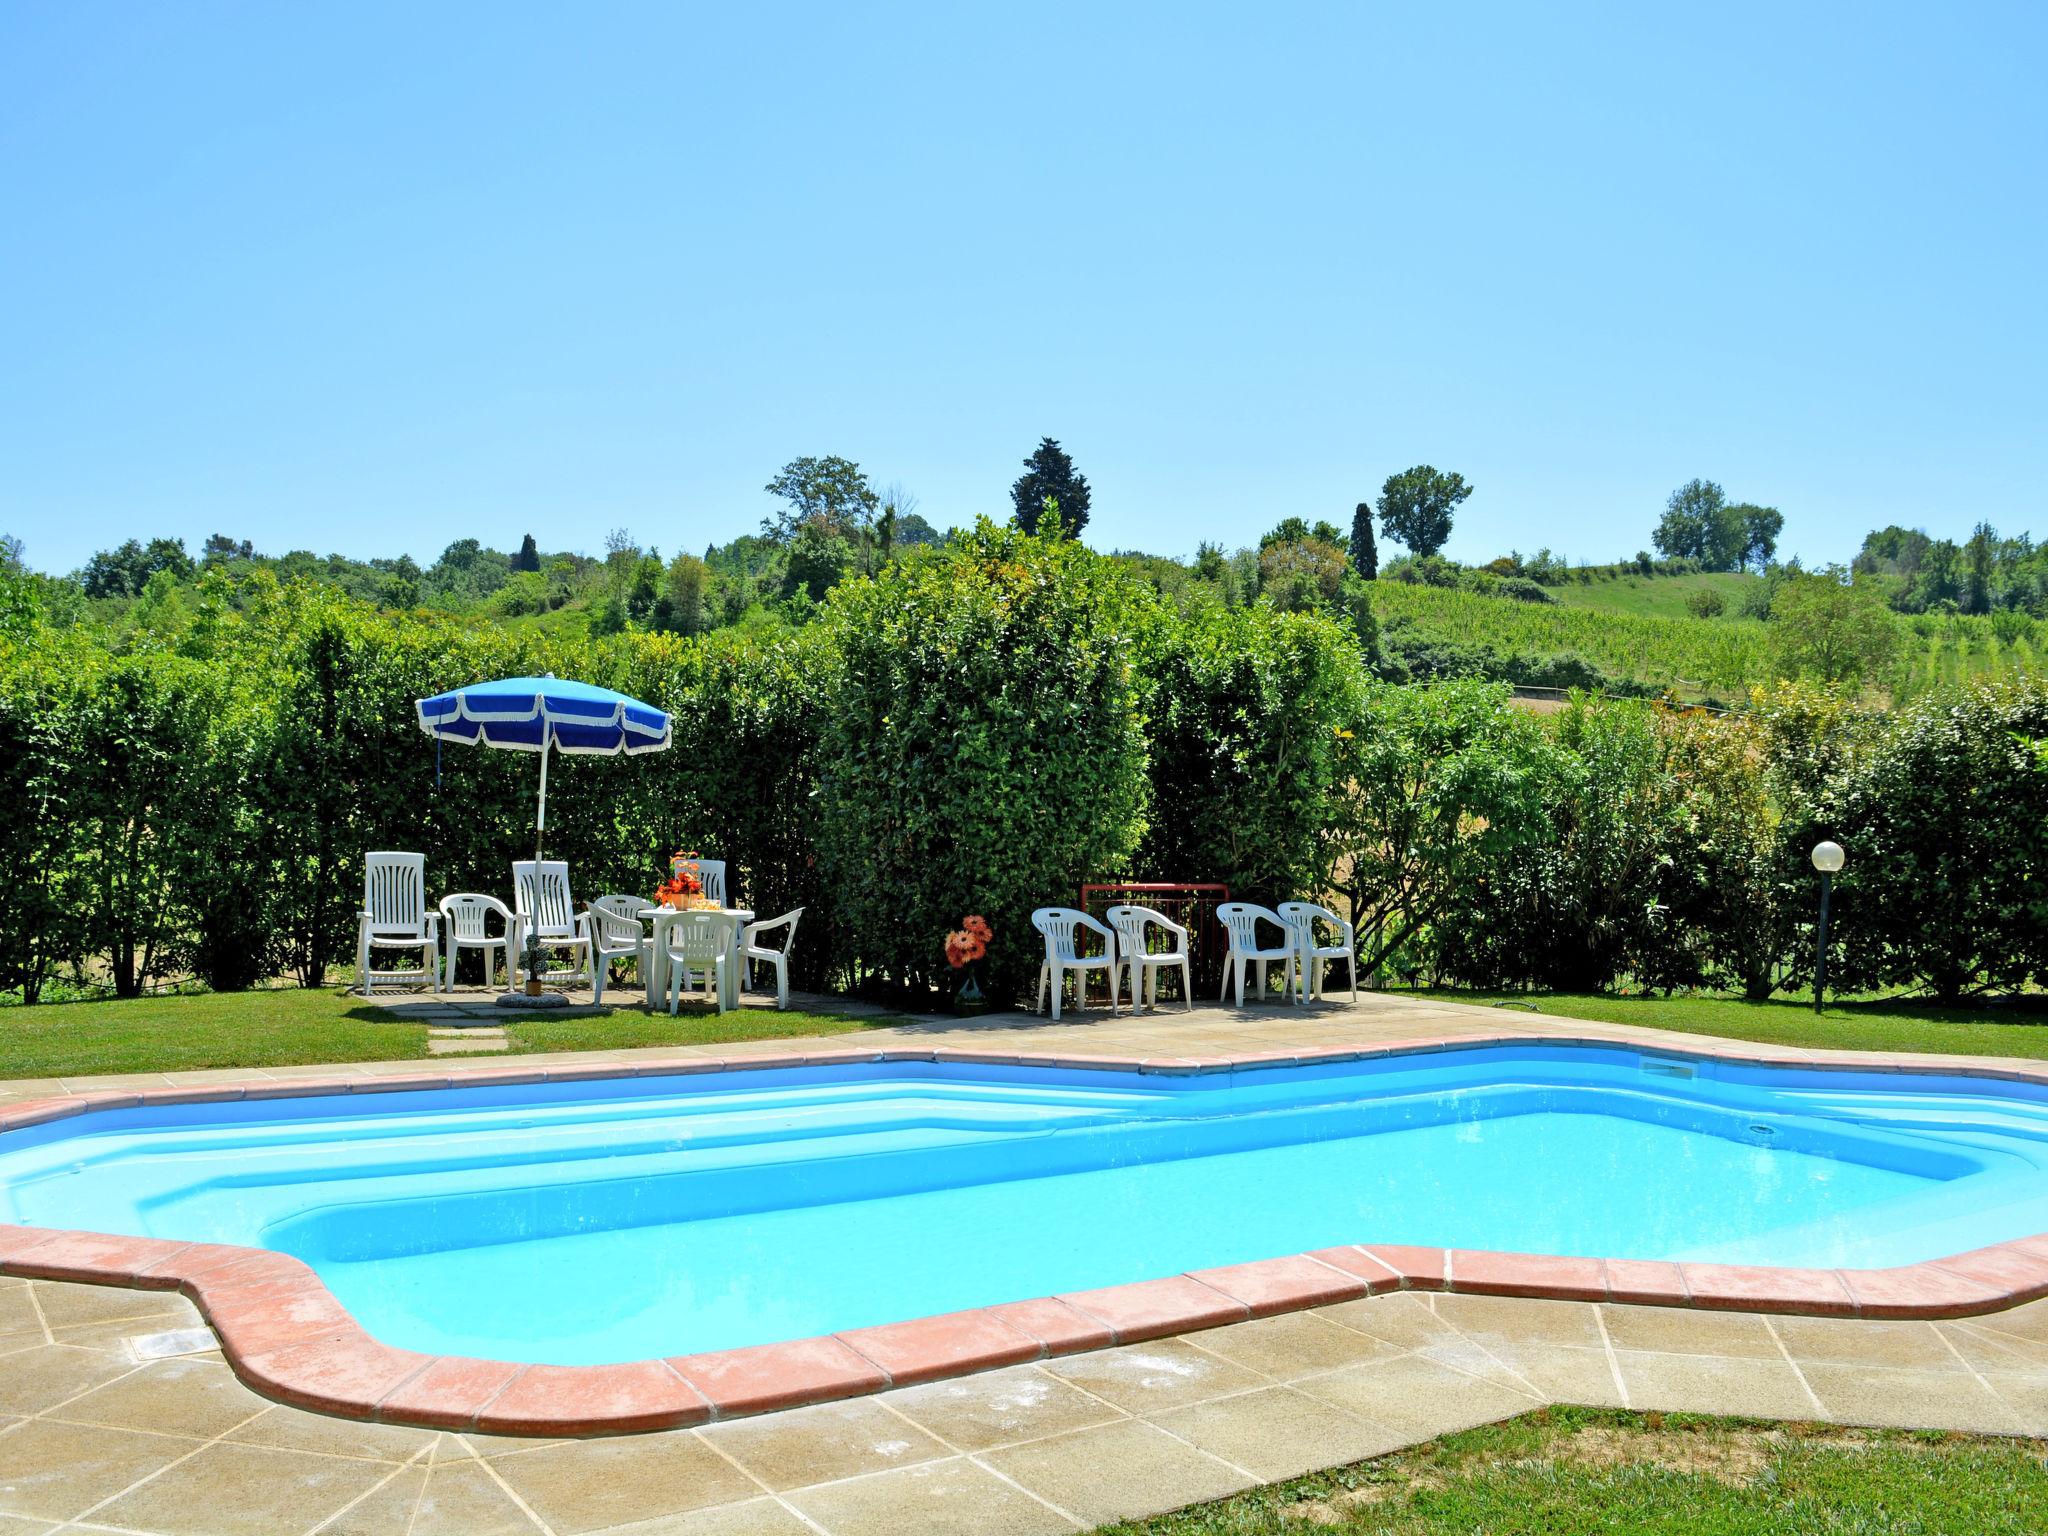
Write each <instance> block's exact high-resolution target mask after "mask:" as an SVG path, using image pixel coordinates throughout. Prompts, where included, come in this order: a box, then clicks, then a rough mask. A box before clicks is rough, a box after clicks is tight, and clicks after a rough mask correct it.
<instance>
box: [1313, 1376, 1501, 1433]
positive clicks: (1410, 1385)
mask: <svg viewBox="0 0 2048 1536" xmlns="http://www.w3.org/2000/svg"><path fill="white" fill-rule="evenodd" d="M1298 1385H1299V1388H1300V1390H1301V1391H1303V1392H1306V1393H1308V1394H1309V1395H1310V1396H1311V1397H1315V1398H1319V1399H1320V1400H1322V1401H1323V1402H1326V1403H1330V1404H1333V1405H1335V1406H1336V1407H1338V1408H1342V1409H1344V1410H1345V1411H1346V1412H1349V1413H1354V1414H1357V1415H1358V1416H1359V1417H1360V1418H1362V1419H1366V1420H1368V1421H1370V1422H1371V1423H1373V1424H1376V1425H1379V1426H1381V1427H1382V1428H1385V1429H1388V1430H1392V1431H1394V1432H1396V1433H1397V1434H1399V1435H1400V1436H1402V1437H1403V1438H1404V1439H1405V1440H1426V1439H1429V1438H1430V1437H1431V1436H1433V1435H1441V1434H1448V1433H1449V1432H1450V1431H1451V1430H1454V1429H1470V1428H1472V1427H1473V1426H1474V1425H1475V1424H1491V1423H1493V1422H1494V1421H1495V1420H1497V1419H1507V1418H1513V1417H1514V1416H1515V1415H1516V1414H1518V1413H1527V1412H1528V1411H1529V1410H1530V1409H1532V1408H1538V1407H1541V1406H1542V1400H1541V1399H1540V1398H1538V1397H1536V1396H1535V1395H1533V1394H1532V1393H1529V1392H1524V1391H1518V1390H1516V1389H1514V1388H1511V1387H1505V1386H1502V1385H1500V1383H1498V1382H1495V1381H1488V1380H1485V1379H1483V1378H1480V1377H1476V1376H1470V1375H1467V1374H1466V1373H1464V1372H1463V1371H1457V1370H1453V1369H1451V1368H1450V1367H1449V1366H1445V1365H1439V1364H1438V1363H1436V1362H1435V1361H1433V1360H1425V1359H1423V1358H1422V1357H1421V1356H1419V1355H1402V1356H1399V1357H1398V1358H1396V1359H1393V1360H1383V1361H1376V1362H1373V1363H1371V1364H1368V1365H1355V1366H1351V1367H1349V1368H1348V1369H1346V1370H1341V1371H1331V1372H1329V1373H1328V1374H1327V1375H1323V1376H1310V1377H1307V1378H1305V1379H1304V1380H1302V1381H1301V1382H1300V1383H1298Z"/></svg>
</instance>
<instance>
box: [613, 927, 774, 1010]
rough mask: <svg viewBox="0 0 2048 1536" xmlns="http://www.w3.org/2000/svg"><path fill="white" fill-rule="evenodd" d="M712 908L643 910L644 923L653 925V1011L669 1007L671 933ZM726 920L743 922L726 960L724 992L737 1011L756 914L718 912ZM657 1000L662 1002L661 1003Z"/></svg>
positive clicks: (649, 982) (650, 967)
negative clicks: (684, 920)
mask: <svg viewBox="0 0 2048 1536" xmlns="http://www.w3.org/2000/svg"><path fill="white" fill-rule="evenodd" d="M711 910H712V909H711V908H710V907H694V908H687V907H685V908H678V907H642V908H641V909H640V916H641V919H642V920H643V921H645V922H648V923H650V924H652V925H653V937H652V938H651V939H650V940H649V942H650V943H651V944H652V946H653V952H652V954H651V955H650V957H649V964H648V967H647V1006H648V1008H649V1009H650V1010H652V1009H653V1008H655V1007H657V1006H660V1007H665V1006H667V1002H668V931H669V929H671V928H673V927H674V926H675V925H676V923H677V922H678V921H679V920H680V919H682V918H685V917H694V916H695V915H696V914H697V913H700V912H709V911H711ZM717 910H718V912H720V913H722V914H723V915H724V916H726V917H736V918H738V919H739V921H738V922H737V923H735V924H734V925H733V930H732V949H731V950H730V951H729V952H728V953H727V955H726V957H725V985H724V986H723V987H722V988H720V989H719V990H720V992H721V993H722V995H723V996H724V999H725V1006H726V1007H728V1008H737V1007H739V1005H740V951H741V950H742V949H744V948H745V946H746V941H747V940H746V932H747V924H749V923H751V922H752V921H753V920H754V914H753V913H752V912H751V911H749V910H748V909H747V908H745V907H720V908H718V909H717ZM656 999H660V1002H659V1003H657V1002H656Z"/></svg>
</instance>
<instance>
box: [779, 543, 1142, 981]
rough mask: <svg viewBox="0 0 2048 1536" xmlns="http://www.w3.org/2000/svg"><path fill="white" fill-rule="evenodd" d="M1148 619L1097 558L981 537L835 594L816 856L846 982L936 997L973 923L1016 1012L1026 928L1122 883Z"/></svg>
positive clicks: (1137, 785)
mask: <svg viewBox="0 0 2048 1536" xmlns="http://www.w3.org/2000/svg"><path fill="white" fill-rule="evenodd" d="M1149 601H1150V600H1149V599H1148V597H1147V596H1146V594H1145V593H1144V592H1143V591H1142V590H1141V589H1140V588H1139V587H1138V586H1137V585H1136V584H1135V583H1134V581H1133V580H1132V578H1131V577H1130V576H1129V575H1128V574H1127V573H1126V572H1125V571H1124V570H1123V569H1122V568H1121V567H1120V566H1119V565H1117V564H1116V563H1115V562H1114V561H1112V560H1110V559H1108V558H1107V557H1105V556H1101V555H1097V554H1095V553H1093V552H1092V551H1090V550H1088V549H1086V548H1084V547H1083V546H1081V545H1079V544H1076V543H1072V542H1070V541H1068V540H1065V539H1062V538H1058V537H1040V536H1038V535H1036V534H1027V533H1024V532H1021V531H1019V530H1018V529H1015V528H1000V527H997V526H996V525H994V524H992V523H990V522H988V521H986V520H984V521H982V522H981V523H979V524H977V526H976V527H975V528H974V530H973V531H972V532H970V533H968V534H965V535H962V536H960V537H958V538H956V539H955V540H954V541H952V542H951V543H949V544H948V545H947V546H945V547H944V548H943V549H936V550H934V549H920V550H918V551H915V552H914V553H912V554H911V555H910V556H909V557H908V558H906V559H904V560H902V561H900V562H898V563H896V564H894V565H892V566H890V567H888V568H887V569H885V570H884V571H883V572H882V573H881V574H880V575H878V576H876V577H874V578H872V579H863V580H859V581H854V582H850V583H848V584H846V585H843V586H841V587H839V588H837V589H836V590H835V591H834V592H833V594H832V596H831V598H830V600H829V601H828V603H827V606H826V615H825V619H824V624H825V628H826V633H827V636H828V637H829V639H830V641H831V643H832V644H833V646H834V648H835V651H836V656H837V665H838V671H837V674H836V678H835V685H834V686H833V687H832V688H831V689H830V690H829V692H828V694H827V696H826V697H825V699H824V700H823V701H822V706H821V710H820V737H821V739H820V743H819V748H818V752H819V773H818V791H817V795H818V804H819V827H818V835H819V851H820V854H821V856H822V858H823V860H824V862H825V866H826V876H827V879H828V880H829V882H830V885H831V888H832V892H833V897H834V909H835V920H836V922H837V924H838V926H839V928H840V929H841V931H842V933H843V935H844V937H845V940H846V943H847V945H848V948H849V950H850V951H851V952H852V953H854V954H856V955H857V956H858V957H859V959H860V963H861V965H862V966H863V968H865V969H866V970H868V971H870V972H873V973H877V974H878V975H879V976H881V977H883V978H886V979H887V980H889V981H891V982H894V983H896V984H899V985H902V986H906V987H910V988H914V989H923V988H927V987H932V986H945V985H949V984H950V983H951V980H952V978H951V976H950V975H949V974H948V972H947V969H946V964H945V959H944V951H943V944H944V940H945V935H946V933H947V932H948V930H950V929H953V928H956V927H958V926H959V923H960V919H961V917H962V916H963V914H965V913H968V912H979V913H981V914H982V915H983V916H985V917H986V918H987V919H988V920H989V922H990V923H991V924H992V925H993V926H994V929H995V941H994V943H993V944H991V945H990V947H989V952H988V957H987V961H986V965H987V969H988V980H989V981H990V982H991V983H992V984H993V987H994V989H995V991H996V993H997V994H998V995H1004V994H1014V993H1016V992H1018V991H1021V990H1022V989H1023V988H1024V986H1025V985H1026V984H1027V983H1028V982H1029V981H1030V980H1031V978H1033V977H1034V976H1035V975H1036V974H1037V969H1038V962H1039V959H1040V957H1041V954H1042V950H1041V947H1040V944H1039V940H1038V937H1037V935H1036V934H1035V932H1034V931H1033V930H1032V928H1031V926H1030V921H1029V919H1030V914H1031V911H1032V909H1033V908H1035V907H1039V906H1043V905H1046V904H1048V903H1053V902H1059V901H1070V900H1072V899H1073V896H1072V893H1074V892H1075V890H1076V887H1077V886H1078V885H1079V884H1080V882H1081V881H1083V880H1084V879H1087V878H1088V877H1089V876H1091V875H1095V874H1098V873H1100V872H1102V871H1104V870H1112V869H1118V868H1121V867H1123V866H1124V864H1125V862H1126V861H1127V860H1128V859H1129V857H1130V855H1131V853H1132V851H1133V850H1134V849H1135V848H1136V847H1137V846H1138V842H1139V839H1140V838H1141V837H1142V835H1143V833H1144V830H1145V809H1146V790H1147V782H1146V773H1145V733H1144V729H1143V720H1142V716H1141V713H1140V703H1141V699H1140V691H1139V685H1138V679H1137V676H1136V673H1135V670H1134V667H1133V664H1132V650H1133V642H1134V638H1135V632H1136V630H1137V628H1138V626H1139V624H1140V623H1141V622H1142V621H1143V620H1144V618H1145V617H1146V610H1147V608H1148V607H1149Z"/></svg>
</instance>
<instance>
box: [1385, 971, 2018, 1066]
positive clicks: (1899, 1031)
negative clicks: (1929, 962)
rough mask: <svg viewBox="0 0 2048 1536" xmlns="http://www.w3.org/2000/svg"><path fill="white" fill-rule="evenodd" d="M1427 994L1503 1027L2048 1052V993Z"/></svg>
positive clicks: (1848, 1047) (1857, 1046)
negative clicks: (1559, 1022) (1528, 1021)
mask: <svg viewBox="0 0 2048 1536" xmlns="http://www.w3.org/2000/svg"><path fill="white" fill-rule="evenodd" d="M1423 995H1425V996H1429V997H1442V998H1447V999H1450V1000H1452V1001H1454V1002H1461V1003H1486V1004H1493V1005H1494V1006H1496V1007H1498V1008H1499V1009H1500V1011H1501V1014H1502V1015H1503V1019H1502V1027H1503V1028H1512V1027H1513V1018H1514V1015H1515V1013H1516V1012H1518V1011H1529V1012H1534V1013H1542V1014H1548V1015H1550V1016H1551V1017H1553V1018H1566V1019H1592V1020H1595V1021H1597V1022H1600V1023H1606V1024H1636V1025H1640V1026H1642V1027H1643V1028H1645V1029H1674V1030H1681V1031H1683V1032H1684V1033H1686V1034H1689V1035H1719V1036H1722V1037H1724V1038H1726V1039H1730V1040H1761V1041H1765V1042H1767V1043H1769V1044H1772V1045H1792V1046H1815V1047H1819V1048H1821V1049H1824V1050H1835V1051H1942V1052H1947V1053H1949V1054H1952V1055H1957V1056H2026V1057H2031V1058H2033V1059H2036V1060H2048V997H2031V996H2030V997H2027V998H2024V999H2021V1000H2020V1001H2019V1002H2018V1003H2008V1004H2005V1005H2002V1006H1998V1007H1977V1008H1960V1007H1959V1008H1944V1007H1941V1006H1940V1005H1938V1004H1935V1003H1927V1002H1918V1001H1915V1002H1906V1001H1902V1000H1899V999H1874V1000H1867V1001H1866V1000H1861V999H1857V1000H1851V1001H1847V1002H1840V1003H1829V1004H1828V1006H1827V1011H1826V1012H1824V1013H1820V1014H1816V1013H1815V1012H1814V1011H1813V1001H1812V999H1811V998H1808V999H1806V1000H1804V1001H1801V1000H1799V999H1796V998H1773V999H1771V1000H1770V1001H1769V1002H1764V1003H1752V1002H1747V1001H1744V1000H1743V999H1742V998H1738V997H1711V996H1697V995H1684V994H1681V995H1679V996H1675V997H1614V996H1609V995H1606V994H1603V993H1592V992H1583V993H1578V992H1575V993H1565V992H1469V991H1463V990H1460V989H1457V988H1451V987H1443V988H1438V989H1436V990H1434V991H1430V992H1426V993H1424V994H1423Z"/></svg>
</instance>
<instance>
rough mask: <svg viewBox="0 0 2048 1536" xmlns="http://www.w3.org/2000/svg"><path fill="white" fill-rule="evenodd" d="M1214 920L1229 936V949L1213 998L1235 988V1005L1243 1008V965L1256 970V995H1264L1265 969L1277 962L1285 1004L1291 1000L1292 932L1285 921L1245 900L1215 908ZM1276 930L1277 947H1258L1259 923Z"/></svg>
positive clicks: (1268, 908)
mask: <svg viewBox="0 0 2048 1536" xmlns="http://www.w3.org/2000/svg"><path fill="white" fill-rule="evenodd" d="M1216 921H1218V922H1219V923H1221V924H1222V925H1223V931H1224V932H1225V933H1226V934H1228V935H1229V937H1230V947H1229V949H1227V950H1225V951H1224V954H1223V985H1222V987H1221V988H1219V989H1218V991H1217V993H1216V996H1217V997H1218V998H1219V999H1221V998H1223V997H1226V996H1228V995H1229V993H1230V990H1231V988H1232V987H1233V986H1234V987H1235V988H1236V989H1237V1006H1238V1007H1240V1008H1242V1007H1243V1006H1244V977H1245V968H1246V967H1247V966H1251V965H1256V966H1257V967H1258V968H1259V991H1258V995H1259V996H1260V997H1261V998H1263V997H1264V996H1265V995H1266V967H1267V966H1268V965H1271V964H1274V963H1275V962H1278V963H1280V964H1282V965H1285V966H1286V967H1287V1001H1288V1002H1290V1003H1291V1002H1293V1001H1294V962H1295V954H1294V929H1293V928H1292V927H1290V926H1289V925H1288V923H1287V921H1286V919H1285V918H1283V917H1281V915H1280V914H1279V913H1278V912H1275V911H1274V910H1273V909H1272V908H1271V907H1261V906H1255V905H1254V904H1253V903H1251V902H1249V901H1226V902H1224V903H1223V905H1222V906H1220V907H1218V908H1217V909H1216ZM1261 923H1264V924H1266V925H1267V926H1268V927H1272V928H1277V929H1279V930H1280V942H1279V943H1278V944H1277V945H1268V946H1264V947H1262V946H1261V945H1260V943H1259V924H1261Z"/></svg>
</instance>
